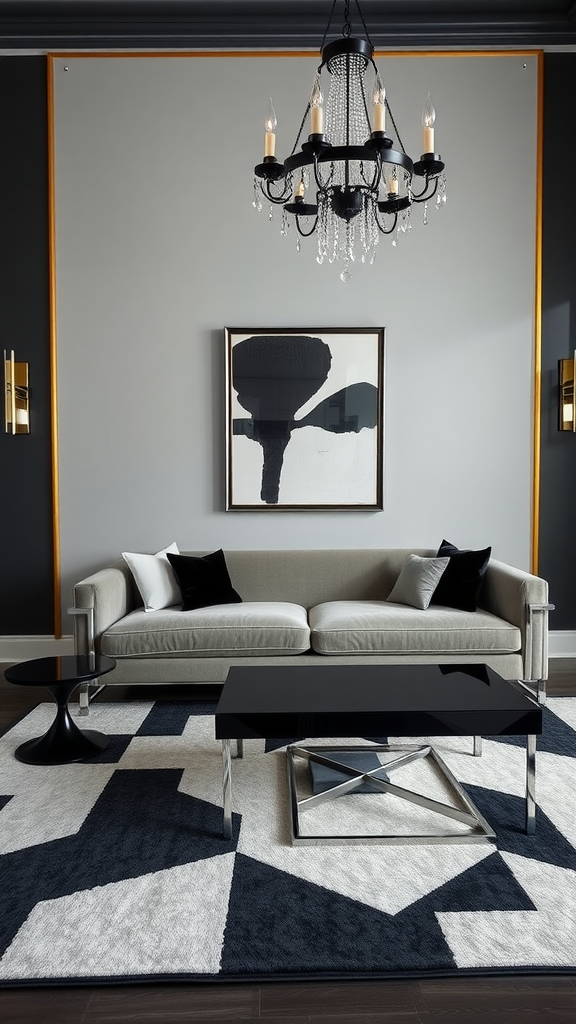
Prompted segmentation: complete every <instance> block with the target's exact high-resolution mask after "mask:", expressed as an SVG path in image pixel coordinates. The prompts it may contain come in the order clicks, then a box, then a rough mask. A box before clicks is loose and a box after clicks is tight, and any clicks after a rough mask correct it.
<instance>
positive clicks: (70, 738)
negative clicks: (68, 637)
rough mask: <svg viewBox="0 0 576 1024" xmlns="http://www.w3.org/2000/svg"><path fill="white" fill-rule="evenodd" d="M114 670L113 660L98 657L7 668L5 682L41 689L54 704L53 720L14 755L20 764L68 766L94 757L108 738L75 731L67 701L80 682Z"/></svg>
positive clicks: (41, 660)
mask: <svg viewBox="0 0 576 1024" xmlns="http://www.w3.org/2000/svg"><path fill="white" fill-rule="evenodd" d="M115 667H116V662H115V661H114V658H107V657H104V656H103V655H99V654H85V655H84V654H82V655H75V654H71V655H64V656H63V657H54V658H35V659H34V660H33V661H23V662H22V663H21V664H20V665H12V666H11V667H10V668H7V669H6V671H5V672H4V675H5V677H6V679H7V680H8V682H9V683H16V684H18V685H19V686H45V687H46V689H48V690H50V693H51V694H52V696H53V697H54V700H55V701H56V717H55V719H54V721H53V723H52V725H51V726H50V728H49V729H48V732H47V733H45V734H44V736H39V737H38V738H37V739H34V740H27V741H26V742H25V743H21V744H20V746H19V747H18V748H17V750H15V751H14V756H15V757H16V758H17V759H18V761H23V762H24V764H69V763H70V762H72V761H82V760H83V759H84V758H86V757H96V756H97V755H98V754H101V753H102V751H103V750H106V747H107V746H108V744H109V743H110V740H109V738H108V736H105V735H104V733H101V732H96V731H95V730H94V729H79V728H78V726H77V725H76V724H75V723H74V722H73V721H72V718H71V717H70V712H69V710H68V701H69V699H70V696H71V694H72V692H73V691H74V690H75V689H76V687H77V686H79V685H80V683H85V682H87V681H88V680H89V679H97V678H98V676H103V675H104V674H105V673H106V672H111V671H112V669H113V668H115Z"/></svg>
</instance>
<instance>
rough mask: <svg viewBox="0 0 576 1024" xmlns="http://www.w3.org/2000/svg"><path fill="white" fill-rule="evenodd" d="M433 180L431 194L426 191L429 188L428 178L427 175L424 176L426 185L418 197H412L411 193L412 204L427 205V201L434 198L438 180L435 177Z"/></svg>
mask: <svg viewBox="0 0 576 1024" xmlns="http://www.w3.org/2000/svg"><path fill="white" fill-rule="evenodd" d="M433 180H434V188H433V189H432V191H431V192H428V189H429V187H430V178H429V177H428V175H426V184H425V186H424V188H423V189H422V191H421V192H419V193H418V195H414V192H413V193H412V201H413V202H414V203H427V202H428V200H429V199H433V198H434V196H435V195H436V192H437V189H438V178H437V177H436V178H434V179H433Z"/></svg>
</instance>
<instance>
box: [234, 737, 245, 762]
mask: <svg viewBox="0 0 576 1024" xmlns="http://www.w3.org/2000/svg"><path fill="white" fill-rule="evenodd" d="M236 757H237V758H241V757H244V740H242V739H238V740H236Z"/></svg>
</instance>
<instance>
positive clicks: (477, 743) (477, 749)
mask: <svg viewBox="0 0 576 1024" xmlns="http://www.w3.org/2000/svg"><path fill="white" fill-rule="evenodd" d="M474 757H482V737H481V736H475V737H474Z"/></svg>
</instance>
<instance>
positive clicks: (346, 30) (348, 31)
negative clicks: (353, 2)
mask: <svg viewBox="0 0 576 1024" xmlns="http://www.w3.org/2000/svg"><path fill="white" fill-rule="evenodd" d="M342 35H343V36H346V38H349V37H350V36H351V35H352V22H351V21H350V0H344V25H343V26H342Z"/></svg>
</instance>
